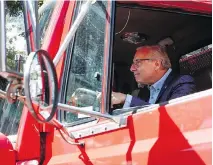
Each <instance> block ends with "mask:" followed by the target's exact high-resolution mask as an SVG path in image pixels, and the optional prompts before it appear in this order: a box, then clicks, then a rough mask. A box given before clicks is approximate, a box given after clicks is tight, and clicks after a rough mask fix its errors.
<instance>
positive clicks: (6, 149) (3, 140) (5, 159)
mask: <svg viewBox="0 0 213 165" xmlns="http://www.w3.org/2000/svg"><path fill="white" fill-rule="evenodd" d="M15 161H16V159H15V151H14V149H13V146H12V144H11V142H10V141H9V139H8V138H7V137H6V136H5V135H4V134H2V133H0V164H5V165H14V164H15Z"/></svg>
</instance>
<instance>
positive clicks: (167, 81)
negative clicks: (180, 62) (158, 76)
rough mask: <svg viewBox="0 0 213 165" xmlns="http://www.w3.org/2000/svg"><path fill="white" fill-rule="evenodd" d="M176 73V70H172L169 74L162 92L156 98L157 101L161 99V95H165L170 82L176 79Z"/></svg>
mask: <svg viewBox="0 0 213 165" xmlns="http://www.w3.org/2000/svg"><path fill="white" fill-rule="evenodd" d="M175 77H176V76H175V73H174V72H171V73H170V74H169V76H168V77H167V79H166V80H165V82H164V84H163V86H162V88H161V90H160V93H159V94H158V97H157V99H156V103H157V102H158V100H159V99H160V97H161V96H162V95H163V93H164V92H165V91H166V89H167V87H168V86H169V84H170V83H171V82H172V81H173V80H174V78H175Z"/></svg>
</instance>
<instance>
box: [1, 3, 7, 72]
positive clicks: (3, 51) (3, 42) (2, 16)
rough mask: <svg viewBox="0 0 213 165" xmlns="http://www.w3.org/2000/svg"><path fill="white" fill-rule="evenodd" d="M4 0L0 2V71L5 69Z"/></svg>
mask: <svg viewBox="0 0 213 165" xmlns="http://www.w3.org/2000/svg"><path fill="white" fill-rule="evenodd" d="M4 3H5V2H4V1H1V2H0V19H1V25H0V37H1V41H0V44H1V47H0V56H1V58H0V72H5V71H6V36H5V35H6V31H5V11H4V10H5V6H4Z"/></svg>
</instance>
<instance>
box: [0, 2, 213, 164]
mask: <svg viewBox="0 0 213 165" xmlns="http://www.w3.org/2000/svg"><path fill="white" fill-rule="evenodd" d="M0 7H1V15H0V16H1V29H0V30H1V31H0V32H1V33H0V34H1V42H0V44H1V54H0V63H1V64H0V76H2V77H3V78H4V79H6V80H7V84H8V85H7V88H5V89H1V90H0V98H1V100H0V132H1V133H0V155H1V156H0V164H3V165H13V164H16V165H22V164H26V165H28V164H29V165H37V164H42V165H46V164H48V165H68V164H69V165H80V164H86V165H93V164H94V165H211V164H212V89H211V88H212V48H211V47H212V2H211V1H197V0H190V1H96V0H87V1H52V0H50V1H45V2H44V4H43V5H42V6H41V7H40V8H38V4H37V2H33V1H24V2H23V21H24V25H25V27H24V29H25V39H26V41H25V42H26V47H27V54H28V56H27V57H26V61H25V62H24V64H23V66H22V67H23V69H22V70H21V69H19V70H13V69H12V68H8V67H7V56H6V51H7V49H6V37H5V34H6V28H5V22H6V21H5V2H4V1H1V6H0ZM160 43H166V49H167V52H168V55H169V58H170V61H171V63H172V70H173V71H174V72H177V73H178V74H189V75H191V76H192V77H193V78H194V79H195V82H196V87H197V91H196V93H193V94H190V95H187V96H183V97H180V98H176V99H173V100H169V101H168V102H163V103H160V104H151V105H149V106H137V107H129V108H123V105H118V106H114V107H112V106H111V93H112V91H116V92H122V93H125V94H131V92H132V91H133V90H135V89H137V88H138V86H137V83H136V82H135V79H134V77H133V74H132V73H131V72H130V66H131V64H132V60H133V57H134V53H135V50H136V49H137V48H138V47H140V46H144V45H153V44H160ZM23 44H24V43H23ZM18 68H20V67H18Z"/></svg>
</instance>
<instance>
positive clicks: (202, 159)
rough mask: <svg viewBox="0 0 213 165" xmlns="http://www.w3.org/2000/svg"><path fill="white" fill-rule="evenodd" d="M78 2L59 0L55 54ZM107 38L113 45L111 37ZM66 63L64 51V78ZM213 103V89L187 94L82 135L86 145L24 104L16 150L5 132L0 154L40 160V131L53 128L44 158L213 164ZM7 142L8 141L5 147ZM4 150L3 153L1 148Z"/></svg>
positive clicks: (189, 6) (61, 162) (52, 39)
mask: <svg viewBox="0 0 213 165" xmlns="http://www.w3.org/2000/svg"><path fill="white" fill-rule="evenodd" d="M135 2H136V1H134V3H135ZM120 3H121V2H120ZM123 3H127V2H123ZM131 3H133V2H131ZM136 3H138V4H141V5H146V6H151V7H163V8H168V7H170V8H179V9H183V10H187V11H193V12H201V13H207V14H210V13H211V11H212V9H211V2H210V1H208V2H206V1H205V2H204V1H203V2H200V1H187V2H171V1H164V2H162V1H156V2H151V1H144V2H141V1H137V2H136ZM74 4H75V2H74V1H73V2H69V1H65V2H62V1H57V7H56V9H55V10H54V13H53V15H52V18H51V22H50V26H49V27H48V30H47V33H46V36H45V39H44V45H43V46H42V48H43V49H45V50H47V51H48V52H49V53H50V55H51V58H52V59H53V58H54V56H55V54H56V53H57V51H58V48H59V46H60V44H61V43H62V41H63V39H64V35H66V33H67V32H68V29H69V25H70V23H71V17H72V15H73V10H74ZM31 42H33V40H31ZM105 44H106V45H107V41H106V43H105ZM106 52H107V51H106ZM63 65H64V57H63V58H62V59H61V60H60V62H59V64H58V66H57V74H58V77H59V82H60V79H61V78H62V71H63ZM105 65H106V64H105ZM211 103H212V94H211V91H204V92H202V93H199V94H197V95H195V97H191V98H190V97H184V98H182V99H178V101H176V102H171V103H170V104H167V105H163V106H161V107H158V108H153V109H151V110H149V111H147V112H139V113H136V114H134V115H130V116H129V117H128V125H127V126H126V127H124V128H118V129H115V130H113V131H106V132H104V133H100V134H96V135H91V136H88V137H84V138H80V139H77V140H76V141H84V142H85V144H86V146H85V148H82V147H80V146H76V145H70V144H67V143H66V142H65V141H64V140H63V139H62V137H61V136H60V135H59V134H58V132H57V131H56V130H54V129H53V128H52V127H49V126H47V125H42V127H40V125H39V124H38V123H37V122H36V121H35V120H34V118H33V117H32V116H31V115H30V113H29V112H28V111H27V108H26V107H24V109H23V113H22V117H21V121H20V127H19V131H18V139H17V143H16V146H15V150H16V151H14V149H13V147H12V145H11V144H10V143H8V140H7V138H6V137H5V136H3V135H0V155H4V156H3V157H2V156H0V162H1V163H2V162H4V161H7V162H6V163H5V164H7V165H10V164H14V160H15V159H16V161H19V162H17V164H18V163H19V164H20V163H21V162H24V160H38V161H39V159H40V135H39V132H41V131H47V132H48V133H47V138H46V151H45V158H46V160H45V162H44V164H54V165H67V164H69V165H71V164H73V165H78V164H87V165H92V164H97V165H98V164H100V165H103V164H106V165H110V164H111V165H113V164H116V165H117V164H128V163H129V164H139V165H162V164H163V165H180V164H181V165H184V164H187V165H197V164H199V165H204V164H209V165H210V164H212V158H211V156H212V151H211V150H212V147H211V145H212V139H211V138H212V135H211V133H212V124H211V122H212V104H211ZM106 123H110V121H105V120H101V121H99V122H98V123H94V124H93V125H91V126H90V127H89V128H91V129H92V128H93V126H96V125H100V126H101V125H103V124H106ZM44 127H47V128H48V127H49V129H46V128H45V129H44ZM86 128H88V126H82V128H81V129H78V130H76V128H75V127H71V128H69V131H70V132H72V131H80V130H82V129H86ZM4 146H6V147H5V148H4ZM2 147H3V149H2ZM1 152H3V153H2V154H1ZM15 152H16V155H15ZM2 159H3V160H2ZM10 161H11V162H10ZM25 162H27V161H25ZM28 163H29V162H28Z"/></svg>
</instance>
